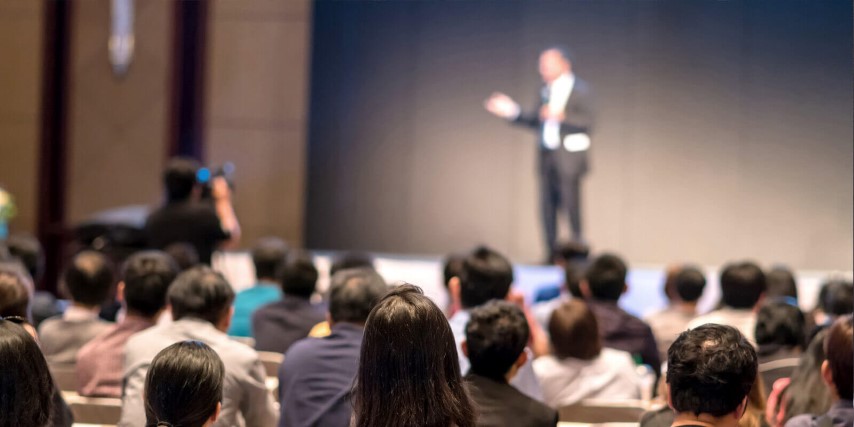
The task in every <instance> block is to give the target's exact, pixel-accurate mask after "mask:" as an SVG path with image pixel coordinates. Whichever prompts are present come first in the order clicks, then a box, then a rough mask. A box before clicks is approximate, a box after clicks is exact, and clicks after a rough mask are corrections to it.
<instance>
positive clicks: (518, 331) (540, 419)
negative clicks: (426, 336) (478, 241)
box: [462, 300, 558, 427]
mask: <svg viewBox="0 0 854 427" xmlns="http://www.w3.org/2000/svg"><path fill="white" fill-rule="evenodd" d="M470 314H471V317H470V319H469V322H468V324H466V340H465V341H464V342H463V344H462V347H463V354H465V356H466V357H468V359H469V362H470V363H471V369H470V370H469V372H468V374H467V375H466V377H465V378H466V383H467V384H468V386H469V393H470V394H471V397H472V400H474V402H475V404H476V405H477V409H478V419H477V425H479V426H530V427H538V426H543V427H545V426H552V427H554V426H556V425H557V421H558V416H557V411H555V410H554V409H552V408H549V407H548V406H546V405H544V404H542V403H540V402H538V401H536V400H534V399H531V398H530V397H528V396H525V395H524V394H522V392H520V391H519V390H517V389H516V388H514V387H512V386H511V385H510V384H509V383H508V381H509V380H510V379H511V378H513V377H514V376H515V375H516V373H517V372H518V370H519V368H521V367H522V366H524V365H525V363H526V362H527V361H528V354H527V353H526V352H525V346H527V344H528V338H529V337H530V329H529V328H528V322H527V320H525V314H524V313H523V312H522V310H521V309H520V308H519V307H518V306H516V305H515V304H512V303H510V302H507V301H499V300H492V301H489V302H487V303H486V304H484V305H481V306H479V307H476V308H474V309H472V310H471V312H470Z"/></svg>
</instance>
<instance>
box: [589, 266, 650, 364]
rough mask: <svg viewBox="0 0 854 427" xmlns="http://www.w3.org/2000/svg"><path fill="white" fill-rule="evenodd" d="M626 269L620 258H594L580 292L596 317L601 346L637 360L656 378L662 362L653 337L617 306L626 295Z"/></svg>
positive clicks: (640, 323) (648, 329)
mask: <svg viewBox="0 0 854 427" xmlns="http://www.w3.org/2000/svg"><path fill="white" fill-rule="evenodd" d="M627 274H628V267H626V263H625V262H623V260H622V259H620V257H618V256H616V255H613V254H604V255H600V256H599V257H597V258H596V259H595V260H594V261H593V263H592V264H591V265H590V267H589V268H588V269H587V273H586V274H585V276H584V280H583V281H582V282H581V291H582V293H584V295H585V297H586V298H587V305H588V306H589V307H590V310H591V311H592V312H593V314H594V315H595V316H596V321H597V323H598V325H599V336H600V337H601V338H602V346H603V347H609V348H614V349H617V350H623V351H626V352H629V353H630V354H632V356H635V357H639V358H640V361H641V363H644V364H647V365H649V366H650V368H652V370H653V371H654V372H655V373H656V375H658V373H659V372H660V370H661V359H659V356H658V347H657V346H656V343H655V336H654V335H653V334H652V329H650V327H649V325H647V324H646V323H644V322H643V321H642V320H640V319H638V318H637V317H635V316H632V315H631V314H629V313H627V312H626V311H625V310H623V309H622V308H620V306H619V305H617V301H619V299H620V296H621V295H622V294H623V293H624V292H626V290H627V289H628V286H627V285H626V275H627Z"/></svg>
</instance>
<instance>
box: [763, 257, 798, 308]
mask: <svg viewBox="0 0 854 427" xmlns="http://www.w3.org/2000/svg"><path fill="white" fill-rule="evenodd" d="M765 280H766V281H767V287H768V289H767V290H766V291H765V296H766V297H767V298H774V297H790V298H794V299H795V301H797V300H798V283H797V281H796V280H795V275H794V274H793V273H792V270H789V268H788V267H785V266H782V265H778V266H775V267H774V268H772V269H771V270H770V271H768V274H766V275H765Z"/></svg>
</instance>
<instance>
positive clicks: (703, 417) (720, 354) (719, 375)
mask: <svg viewBox="0 0 854 427" xmlns="http://www.w3.org/2000/svg"><path fill="white" fill-rule="evenodd" d="M757 367H758V362H757V357H756V351H755V350H754V349H753V346H752V345H751V344H750V343H749V342H748V341H747V340H746V339H745V337H744V336H743V335H742V334H741V333H740V332H739V331H738V330H737V329H735V328H733V327H730V326H725V325H716V324H705V325H703V326H700V327H698V328H696V329H690V330H688V331H685V332H683V333H682V334H680V335H679V337H678V338H676V341H674V342H673V345H672V346H671V347H670V349H669V350H668V352H667V391H668V399H667V400H668V403H669V404H670V406H671V407H672V408H673V410H674V412H675V413H676V418H675V420H674V422H673V426H682V425H692V426H707V427H723V426H732V427H735V426H738V420H739V419H740V418H741V417H742V415H744V413H745V412H746V411H747V410H748V408H747V407H748V399H747V395H748V393H749V392H750V389H751V387H753V383H754V381H756V376H757V375H756V374H757Z"/></svg>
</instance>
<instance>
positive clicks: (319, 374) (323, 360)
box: [279, 268, 387, 427]
mask: <svg viewBox="0 0 854 427" xmlns="http://www.w3.org/2000/svg"><path fill="white" fill-rule="evenodd" d="M386 290H387V286H386V283H385V281H384V280H383V278H382V277H381V276H380V275H379V274H377V272H376V271H374V270H373V269H368V268H361V269H350V270H340V271H338V272H337V273H335V275H334V276H332V283H331V284H330V287H329V312H328V314H327V318H328V319H329V323H330V324H331V332H330V334H329V335H327V336H325V337H323V338H305V339H303V340H300V341H297V342H296V343H294V345H292V346H291V347H290V348H289V349H288V352H287V353H285V361H284V362H283V363H282V366H281V367H280V368H279V401H280V402H281V409H282V413H281V418H280V419H279V426H280V427H297V426H306V427H310V426H347V425H349V423H350V416H351V415H352V410H351V406H350V390H351V386H352V384H353V379H354V378H355V376H356V371H357V369H358V366H359V352H360V349H361V347H362V336H363V333H364V326H365V321H366V320H367V319H368V314H370V312H371V310H372V309H373V308H374V306H375V305H376V303H377V302H378V301H379V300H380V298H382V296H383V295H384V294H385V292H386Z"/></svg>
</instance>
